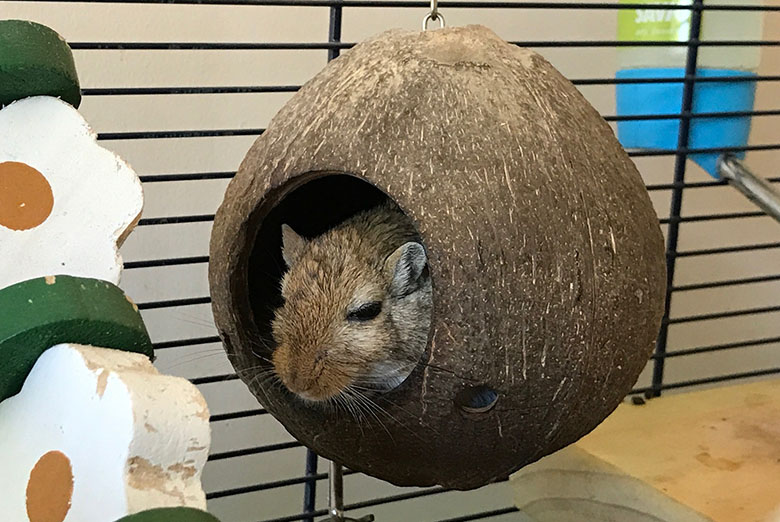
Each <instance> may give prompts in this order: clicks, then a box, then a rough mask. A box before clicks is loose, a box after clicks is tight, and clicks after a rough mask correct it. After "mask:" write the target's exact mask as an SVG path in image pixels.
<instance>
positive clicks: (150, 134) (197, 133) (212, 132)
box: [97, 129, 265, 141]
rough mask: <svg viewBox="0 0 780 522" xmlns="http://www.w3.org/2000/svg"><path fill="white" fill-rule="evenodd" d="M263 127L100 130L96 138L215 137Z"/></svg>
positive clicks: (257, 131)
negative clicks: (128, 130)
mask: <svg viewBox="0 0 780 522" xmlns="http://www.w3.org/2000/svg"><path fill="white" fill-rule="evenodd" d="M264 131H265V129H204V130H179V131H131V132H101V133H98V135H97V139H98V140H101V141H113V140H151V139H155V140H156V139H172V138H215V137H224V136H260V135H261V134H262V133H263V132H264Z"/></svg>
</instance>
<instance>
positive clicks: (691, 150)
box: [628, 143, 780, 158]
mask: <svg viewBox="0 0 780 522" xmlns="http://www.w3.org/2000/svg"><path fill="white" fill-rule="evenodd" d="M751 150H780V143H761V144H759V145H739V146H732V147H683V148H678V149H668V150H666V149H658V150H629V151H628V155H629V156H631V157H633V158H639V157H648V156H676V155H678V154H685V155H689V154H708V153H713V152H715V153H718V152H743V151H751Z"/></svg>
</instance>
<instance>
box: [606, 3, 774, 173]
mask: <svg viewBox="0 0 780 522" xmlns="http://www.w3.org/2000/svg"><path fill="white" fill-rule="evenodd" d="M620 3H632V4H636V3H645V4H669V5H680V6H690V5H691V4H692V0H620ZM760 3H761V2H755V1H754V2H751V5H757V4H760ZM708 4H712V5H734V6H740V5H744V4H745V2H744V0H718V1H716V2H710V1H709V0H705V4H704V5H705V7H706V6H707V5H708ZM691 15H692V11H691V10H690V9H650V8H648V9H621V10H619V11H618V40H619V41H661V42H686V41H687V40H688V37H689V34H690V27H691ZM762 26H763V14H762V12H761V11H709V10H707V9H704V10H703V11H702V20H701V36H700V40H701V41H707V40H760V39H761V34H762V28H763V27H762ZM687 51H688V49H687V46H685V45H669V46H646V47H638V46H629V47H620V48H618V68H619V70H618V72H617V75H616V77H617V78H618V79H641V78H681V79H682V78H684V76H685V63H686V56H687ZM760 53H761V48H760V47H757V46H706V45H705V46H700V47H699V56H698V62H697V70H696V76H697V77H698V78H709V77H719V78H723V77H729V78H731V77H733V78H734V81H716V82H712V81H711V82H707V81H703V82H697V83H696V84H695V87H694V98H693V109H692V112H693V114H697V113H712V112H731V111H751V110H752V109H753V102H754V99H755V90H756V82H755V80H754V78H755V76H756V69H757V68H758V64H759V61H760V58H761V54H760ZM682 96H683V83H682V81H680V82H675V83H623V84H621V83H618V85H617V89H616V97H617V114H618V115H638V114H680V112H681V110H682ZM678 128H679V120H678V119H660V120H638V121H620V122H618V138H619V139H620V142H621V143H622V144H623V146H624V147H626V148H642V149H661V150H674V149H676V148H677V135H678ZM749 133H750V117H749V116H739V117H718V118H713V117H707V118H693V119H692V120H691V127H690V136H689V141H688V147H689V148H710V147H741V146H745V145H746V144H747V140H748V135H749ZM737 155H738V156H744V153H742V154H739V153H738V154H737ZM718 156H719V153H704V154H693V155H691V159H693V160H694V161H695V162H696V163H698V164H699V165H700V166H701V167H702V168H703V169H704V170H705V171H707V172H708V173H710V174H711V175H712V176H714V177H717V174H716V162H717V158H718Z"/></svg>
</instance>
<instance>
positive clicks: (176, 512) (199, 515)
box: [116, 507, 219, 522]
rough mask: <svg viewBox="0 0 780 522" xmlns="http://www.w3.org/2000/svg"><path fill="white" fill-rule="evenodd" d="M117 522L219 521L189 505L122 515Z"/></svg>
mask: <svg viewBox="0 0 780 522" xmlns="http://www.w3.org/2000/svg"><path fill="white" fill-rule="evenodd" d="M116 522H219V520H218V519H217V518H216V517H215V516H213V515H209V514H208V513H206V512H205V511H201V510H199V509H193V508H187V507H175V508H157V509H150V510H148V511H143V512H141V513H136V514H135V515H128V516H126V517H122V518H120V519H119V520H117V521H116Z"/></svg>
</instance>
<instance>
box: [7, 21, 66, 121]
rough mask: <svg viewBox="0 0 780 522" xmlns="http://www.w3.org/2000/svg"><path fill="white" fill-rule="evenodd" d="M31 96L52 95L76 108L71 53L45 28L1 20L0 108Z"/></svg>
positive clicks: (38, 25) (28, 23)
mask: <svg viewBox="0 0 780 522" xmlns="http://www.w3.org/2000/svg"><path fill="white" fill-rule="evenodd" d="M30 96H54V97H58V98H62V99H63V100H65V101H66V102H68V103H70V104H71V105H73V106H74V107H78V106H79V104H80V103H81V88H80V87H79V78H78V75H77V73H76V64H75V63H74V62H73V53H72V52H71V50H70V47H69V46H68V44H67V43H66V42H65V40H63V39H62V37H61V36H60V35H59V34H57V33H56V32H54V31H53V30H52V29H49V28H48V27H46V26H45V25H41V24H36V23H35V22H29V21H26V20H0V106H2V105H8V104H9V103H11V102H13V101H15V100H20V99H22V98H27V97H30Z"/></svg>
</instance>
